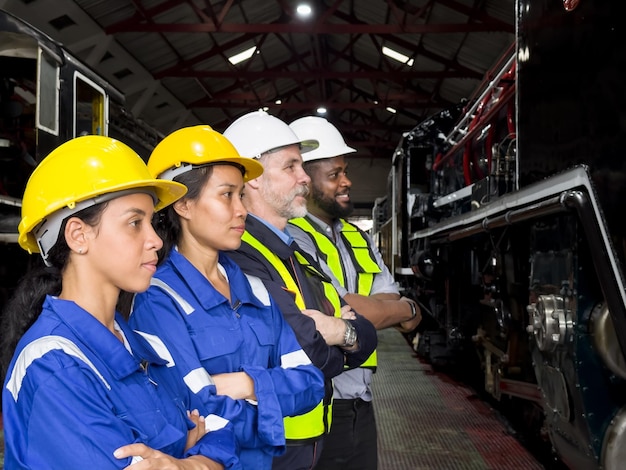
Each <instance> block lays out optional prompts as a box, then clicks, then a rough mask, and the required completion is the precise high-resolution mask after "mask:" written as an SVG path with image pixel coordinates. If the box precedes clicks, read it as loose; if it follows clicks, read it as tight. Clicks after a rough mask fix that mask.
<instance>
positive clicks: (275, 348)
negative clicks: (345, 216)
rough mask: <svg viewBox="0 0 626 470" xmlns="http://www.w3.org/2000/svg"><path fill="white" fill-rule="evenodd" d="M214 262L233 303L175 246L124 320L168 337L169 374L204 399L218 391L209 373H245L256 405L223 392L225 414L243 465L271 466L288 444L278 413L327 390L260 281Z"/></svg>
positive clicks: (312, 401) (302, 407)
mask: <svg viewBox="0 0 626 470" xmlns="http://www.w3.org/2000/svg"><path fill="white" fill-rule="evenodd" d="M219 264H220V266H221V267H222V272H223V273H224V274H225V275H226V276H227V278H228V282H229V284H230V295H231V302H229V301H228V299H226V298H225V297H224V296H223V295H222V294H221V293H219V292H218V291H217V290H215V288H214V287H213V286H212V285H211V283H210V282H209V281H208V280H207V279H206V277H205V276H204V275H203V274H201V273H200V272H199V271H198V270H197V269H196V268H195V267H194V266H193V265H192V264H191V263H190V262H189V261H188V260H187V259H186V258H185V257H184V256H182V255H181V254H180V253H178V251H177V250H175V249H173V250H172V251H171V252H170V255H169V256H168V258H167V259H166V260H165V262H164V263H163V264H162V265H161V266H159V269H158V270H157V272H156V274H155V276H154V278H153V280H152V285H151V287H150V288H149V289H148V290H147V291H146V292H143V293H141V294H138V295H137V296H136V297H135V301H134V306H133V311H132V314H131V316H130V320H129V322H130V324H131V326H132V327H133V328H135V329H136V330H138V331H141V332H142V333H149V334H151V335H155V336H157V337H159V338H160V339H161V340H162V341H163V342H164V343H165V345H166V346H167V349H168V350H169V351H170V352H171V353H172V358H171V359H170V360H171V361H172V362H173V364H171V366H172V367H170V368H169V369H168V370H170V371H171V372H172V377H173V378H174V379H176V377H178V376H179V375H182V376H183V377H185V382H186V383H187V385H188V386H189V388H190V390H192V391H193V392H194V393H195V394H196V395H197V397H198V398H199V399H200V400H201V401H202V402H206V401H210V400H212V399H215V397H216V395H215V393H216V388H215V385H214V384H213V382H212V380H211V378H210V374H220V373H229V372H240V371H245V372H246V373H247V374H248V375H249V376H250V377H251V378H252V380H253V381H254V390H255V395H256V398H257V400H256V403H249V402H247V401H245V400H237V401H235V400H230V399H228V398H226V399H227V400H230V401H231V402H232V413H227V414H226V415H225V417H226V418H227V419H229V420H230V421H231V422H232V423H233V424H234V426H235V433H236V436H237V438H238V441H239V446H240V450H241V453H240V460H241V463H242V465H243V467H244V468H246V469H251V470H252V469H254V470H257V469H269V468H271V465H272V459H273V457H274V455H280V454H281V453H282V452H283V451H284V448H285V447H284V446H285V436H284V427H283V417H285V416H294V415H298V414H302V413H305V412H307V411H309V410H311V409H313V408H314V407H315V406H316V405H317V404H318V403H319V402H320V401H321V400H322V398H323V396H324V377H323V375H322V373H321V371H320V370H319V369H317V368H316V367H315V366H314V365H313V364H312V363H311V361H310V359H309V357H308V356H307V355H306V354H305V353H304V351H303V350H302V348H301V347H300V345H299V343H298V341H297V340H296V337H295V334H294V332H293V330H292V329H291V327H290V326H289V325H288V324H287V323H286V322H285V320H284V318H283V316H282V314H281V312H280V311H279V310H278V307H277V306H276V304H275V303H274V301H273V299H272V298H271V297H270V295H269V293H268V291H267V289H266V288H265V287H264V285H263V283H262V282H261V281H260V280H259V279H257V278H254V277H246V275H244V274H243V273H242V271H241V270H240V269H239V267H238V266H237V265H236V264H235V263H234V262H233V261H231V260H230V259H229V258H228V257H226V256H224V255H220V256H219ZM175 369H177V370H175Z"/></svg>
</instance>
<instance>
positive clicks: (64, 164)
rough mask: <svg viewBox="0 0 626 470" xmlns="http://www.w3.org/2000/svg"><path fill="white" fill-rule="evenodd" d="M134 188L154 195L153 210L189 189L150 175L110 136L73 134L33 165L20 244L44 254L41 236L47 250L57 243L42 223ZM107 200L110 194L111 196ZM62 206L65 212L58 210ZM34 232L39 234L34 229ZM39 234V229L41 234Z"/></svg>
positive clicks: (22, 221)
mask: <svg viewBox="0 0 626 470" xmlns="http://www.w3.org/2000/svg"><path fill="white" fill-rule="evenodd" d="M134 189H137V190H138V191H145V192H149V193H151V194H153V196H154V197H155V198H156V202H155V210H159V209H162V208H163V207H165V206H167V205H169V204H171V203H173V202H174V201H176V200H177V199H179V198H181V197H182V196H184V195H185V193H186V192H187V188H186V187H185V186H184V185H182V184H179V183H175V182H173V181H163V180H157V179H155V178H153V177H152V176H151V175H150V172H149V171H148V168H147V167H146V164H145V163H144V161H143V160H142V159H141V157H140V156H139V155H137V154H136V153H135V151H133V150H132V149H131V148H130V147H128V146H127V145H126V144H124V143H122V142H120V141H118V140H115V139H111V138H110V137H104V136H98V135H88V136H82V137H77V138H75V139H72V140H70V141H68V142H65V143H64V144H62V145H60V146H59V147H57V148H56V149H55V150H53V151H52V152H51V153H50V154H49V155H48V156H47V157H46V158H44V159H43V161H42V162H41V163H40V164H39V165H38V166H37V167H36V168H35V170H34V171H33V173H32V174H31V175H30V178H29V179H28V183H27V184H26V189H25V190H24V197H23V200H22V220H21V221H20V223H19V226H18V232H19V237H18V242H19V244H20V246H21V247H22V248H24V249H25V250H27V251H28V252H29V253H40V252H41V253H42V257H43V258H44V260H45V259H46V258H47V253H43V252H42V250H41V246H40V242H41V239H42V238H43V237H44V236H45V237H47V238H48V241H47V242H46V250H44V251H47V249H49V248H50V247H51V246H53V245H54V243H56V239H57V238H58V235H59V234H58V230H59V228H60V222H62V220H60V221H59V223H58V224H56V225H58V227H57V226H56V225H55V229H56V233H48V234H46V233H45V232H50V230H41V227H39V225H40V224H41V225H42V226H44V225H45V223H44V224H42V222H46V223H47V221H48V219H53V218H57V217H55V216H53V214H55V213H63V219H65V218H67V217H68V216H69V215H71V214H72V213H74V212H76V211H78V210H82V209H84V208H86V207H89V206H90V205H93V204H96V203H98V202H101V200H102V199H100V200H99V199H98V198H99V197H100V196H103V195H110V194H111V193H118V192H120V191H125V192H136V191H129V190H134ZM109 199H110V197H109ZM62 209H64V210H62ZM34 231H37V234H34V233H33V232H34ZM39 232H41V233H39Z"/></svg>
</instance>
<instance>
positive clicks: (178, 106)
mask: <svg viewBox="0 0 626 470" xmlns="http://www.w3.org/2000/svg"><path fill="white" fill-rule="evenodd" d="M300 3H304V4H307V5H308V6H309V7H310V14H309V15H308V16H301V15H300V14H299V13H298V6H299V4H300ZM51 6H53V7H51ZM0 8H2V9H4V10H7V11H9V12H11V13H13V14H15V15H16V16H18V17H20V18H22V19H24V20H26V21H27V22H29V23H31V24H32V25H34V26H36V27H38V28H39V29H41V30H42V31H44V32H45V33H46V34H48V35H49V36H51V37H52V38H53V39H55V40H57V41H59V42H61V43H62V44H64V45H65V46H67V47H68V48H69V49H70V50H71V51H72V52H73V53H74V54H76V55H77V56H78V57H79V58H80V59H82V60H83V61H85V62H86V63H87V64H89V65H90V66H92V67H93V68H94V69H95V70H96V71H97V72H98V73H99V74H100V75H102V76H104V77H105V78H106V79H107V80H108V81H109V82H111V84H113V85H114V86H116V87H117V88H119V89H120V91H122V93H123V94H124V95H125V96H126V101H127V108H128V110H129V111H131V112H132V114H134V115H135V116H137V117H139V118H140V119H141V120H143V121H144V122H146V123H147V124H149V125H151V126H153V127H155V128H156V129H158V130H159V131H160V132H161V133H163V134H167V133H169V132H171V131H172V130H174V129H177V128H179V127H182V126H186V125H193V124H197V123H206V124H209V125H211V126H212V127H213V128H215V129H216V130H218V131H223V130H224V129H225V128H226V127H227V126H228V125H229V123H230V122H232V121H233V120H234V119H236V118H237V117H238V116H240V115H242V114H244V113H246V112H249V111H251V110H255V109H259V108H267V109H268V112H269V113H271V114H274V115H276V116H278V117H280V118H281V119H283V120H285V121H287V122H291V121H292V120H294V119H297V118H298V117H301V116H304V115H311V114H317V112H318V109H319V108H325V109H326V117H327V118H328V119H329V120H330V121H331V122H332V123H334V124H335V125H336V126H337V127H338V128H339V129H340V130H341V132H342V133H343V135H344V137H345V139H346V141H347V143H348V145H350V146H353V147H355V148H356V149H357V150H358V153H357V154H356V157H352V160H353V161H355V159H358V162H359V163H358V164H355V165H353V167H354V169H356V172H357V176H358V181H356V182H355V185H354V190H353V191H356V193H357V195H358V197H357V198H356V199H357V202H359V203H360V204H361V205H363V206H368V205H369V207H371V204H372V203H373V201H374V199H375V198H376V197H378V196H381V195H382V194H381V193H384V191H385V185H386V180H387V172H388V169H389V166H390V163H391V157H392V155H393V150H394V149H395V147H396V146H397V144H398V142H399V140H400V138H401V136H402V133H403V132H406V131H409V130H411V129H412V128H413V127H415V126H416V125H417V124H419V123H420V122H421V121H423V120H424V119H425V118H427V117H428V116H430V115H432V114H434V113H436V112H438V111H440V110H441V109H443V108H447V107H449V106H452V105H455V104H457V103H458V102H459V101H460V100H461V99H463V98H468V99H471V98H472V96H473V94H474V93H475V91H476V90H477V89H478V88H479V86H480V85H481V83H482V82H483V80H485V79H487V80H488V78H489V77H488V76H487V77H486V76H485V74H486V73H487V72H488V71H489V70H490V69H491V67H493V65H494V64H495V63H496V62H497V61H498V60H499V59H500V58H501V56H502V55H503V54H504V53H505V51H507V50H509V49H510V47H511V46H512V44H513V41H514V30H515V0H406V1H402V0H302V1H301V2H296V1H292V0H263V1H259V0H225V1H211V0H178V1H173V0H55V1H54V2H49V1H47V0H0ZM383 50H384V52H386V53H387V54H393V53H394V52H395V53H398V54H400V55H396V58H393V57H391V56H389V55H387V54H385V53H384V52H383ZM390 51H391V52H390ZM239 53H247V54H248V55H249V57H248V58H247V59H245V60H243V61H241V62H239V63H237V64H233V63H232V62H231V61H232V60H233V59H232V57H233V56H234V55H236V54H239ZM351 165H352V164H351ZM352 175H353V177H354V175H355V173H354V172H353V173H352ZM358 187H360V188H361V189H360V190H358V191H357V188H358ZM359 191H360V192H359ZM353 199H354V198H353Z"/></svg>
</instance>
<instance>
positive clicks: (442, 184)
mask: <svg viewBox="0 0 626 470" xmlns="http://www.w3.org/2000/svg"><path fill="white" fill-rule="evenodd" d="M516 9H517V12H516V13H517V28H516V30H517V32H516V41H515V44H513V45H512V47H511V50H510V52H509V53H508V54H507V55H506V56H505V57H503V58H502V60H501V61H500V62H499V63H498V64H496V66H495V67H494V69H493V71H492V72H490V73H489V74H488V75H487V76H486V77H485V81H484V86H482V87H481V89H480V91H479V92H478V93H477V94H476V96H474V97H471V98H470V99H469V100H468V101H467V102H464V103H460V104H459V105H458V106H456V107H453V108H450V109H447V110H445V111H442V112H441V113H439V114H437V115H435V116H432V117H431V118H430V119H428V120H426V121H425V122H423V123H420V124H418V125H417V126H416V127H415V128H414V129H412V130H411V131H410V132H407V133H406V134H405V135H404V137H403V138H402V140H401V142H400V143H399V144H398V146H397V149H396V151H395V153H394V156H393V166H392V170H391V173H390V175H389V179H388V188H389V191H388V194H387V196H386V197H384V198H381V199H380V200H379V201H377V203H376V205H375V208H374V214H373V218H374V229H373V235H374V237H375V239H376V240H377V242H378V244H379V247H380V249H381V252H382V253H383V256H384V258H385V261H386V262H387V263H388V266H390V268H391V269H392V271H393V272H394V273H395V276H396V279H397V280H398V282H399V283H400V285H401V286H402V288H403V289H404V290H405V293H406V294H407V295H412V296H413V297H414V298H415V299H417V300H418V301H419V302H420V304H421V306H422V311H423V312H424V313H425V316H426V318H427V320H426V321H425V325H424V327H423V328H421V329H420V330H419V332H416V333H415V334H414V335H413V336H412V337H411V338H410V339H411V340H412V341H413V342H414V345H415V349H416V350H417V351H418V353H420V354H422V355H423V356H425V357H426V358H428V359H429V360H430V361H432V363H433V364H435V365H447V364H454V363H459V362H462V361H467V360H468V359H467V358H468V357H475V358H478V360H477V361H476V363H477V364H478V366H479V367H476V368H475V369H473V370H474V374H475V376H476V377H475V378H477V379H478V380H479V381H480V383H481V384H482V387H483V388H484V390H485V391H486V392H488V393H489V394H491V395H492V396H493V397H494V398H495V399H504V398H506V399H507V400H508V399H515V400H519V401H521V403H524V404H525V406H528V407H529V408H534V409H535V410H536V416H537V419H538V420H540V422H541V426H540V428H541V432H542V433H543V435H544V436H545V438H546V440H547V441H548V442H550V443H551V445H552V448H553V449H554V451H555V452H556V453H557V454H558V455H559V457H560V458H561V460H562V461H563V462H564V463H565V464H566V465H567V466H568V467H570V468H572V469H595V468H602V469H618V468H623V465H624V464H623V462H624V460H625V457H626V361H625V353H626V290H625V281H624V272H625V271H624V270H625V259H626V256H625V254H626V216H625V215H626V209H625V208H626V206H625V205H624V201H625V200H626V92H625V91H624V90H625V85H624V84H625V83H626V48H625V47H624V44H626V24H625V23H624V22H623V18H624V13H626V3H624V2H621V1H619V0H580V1H568V0H540V1H534V0H532V1H531V0H518V2H517V5H516Z"/></svg>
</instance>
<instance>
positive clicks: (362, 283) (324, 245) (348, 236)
mask: <svg viewBox="0 0 626 470" xmlns="http://www.w3.org/2000/svg"><path fill="white" fill-rule="evenodd" d="M340 220H341V223H342V228H341V236H342V237H343V239H344V242H345V244H346V246H347V247H349V248H350V256H351V258H352V261H353V264H354V266H355V268H356V271H357V292H356V293H357V294H360V295H369V294H370V292H371V290H372V284H373V283H374V276H375V275H376V274H378V273H380V272H382V270H381V269H380V266H379V265H378V263H377V262H376V259H375V258H374V256H373V254H372V252H371V250H370V247H369V245H368V243H367V239H366V238H365V236H364V235H363V233H362V232H361V230H360V229H359V228H358V227H357V226H355V225H352V224H351V223H349V222H347V221H346V220H344V219H340ZM289 223H291V224H293V225H295V226H296V227H300V228H301V229H302V230H304V231H305V232H306V233H308V234H309V236H310V237H311V240H313V243H314V244H315V246H316V247H317V252H318V253H319V254H320V255H321V258H322V259H323V260H324V262H325V263H326V264H327V265H328V267H329V268H330V270H331V271H332V273H333V274H334V275H335V277H336V278H337V280H338V281H339V283H340V284H341V285H342V287H346V285H347V282H348V281H347V279H346V275H345V272H344V268H343V264H342V262H341V255H340V253H339V249H338V248H337V246H336V245H335V243H334V242H333V240H331V238H330V237H328V235H326V234H325V233H323V232H321V231H320V230H318V229H317V228H316V227H315V226H314V225H313V224H312V223H311V221H310V220H309V218H308V217H298V218H296V219H291V220H290V221H289ZM377 364H378V358H377V355H376V351H374V352H373V353H372V355H371V356H370V357H369V358H367V360H366V361H365V362H364V363H363V364H361V367H370V368H375V367H376V366H377Z"/></svg>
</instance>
